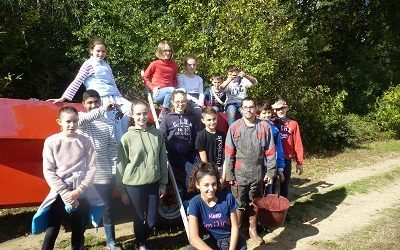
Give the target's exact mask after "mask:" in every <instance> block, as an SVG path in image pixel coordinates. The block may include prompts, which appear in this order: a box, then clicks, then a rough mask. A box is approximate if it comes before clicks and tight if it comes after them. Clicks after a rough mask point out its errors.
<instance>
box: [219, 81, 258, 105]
mask: <svg viewBox="0 0 400 250" xmlns="http://www.w3.org/2000/svg"><path fill="white" fill-rule="evenodd" d="M251 86H253V84H252V83H251V82H250V81H249V79H247V78H246V77H243V78H241V81H240V82H237V81H236V79H235V80H233V81H231V82H230V83H229V84H228V86H227V87H226V88H225V90H224V92H226V104H231V103H240V102H241V101H242V100H243V99H244V98H245V97H247V89H248V88H250V87H251Z"/></svg>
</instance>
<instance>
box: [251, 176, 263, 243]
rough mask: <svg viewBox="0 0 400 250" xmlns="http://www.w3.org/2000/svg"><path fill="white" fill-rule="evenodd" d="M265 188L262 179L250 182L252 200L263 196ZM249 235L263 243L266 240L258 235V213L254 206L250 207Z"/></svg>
mask: <svg viewBox="0 0 400 250" xmlns="http://www.w3.org/2000/svg"><path fill="white" fill-rule="evenodd" d="M263 188H264V182H263V181H262V180H261V181H257V180H255V181H253V182H251V184H250V190H249V198H250V200H253V199H255V198H258V197H261V196H262V190H263ZM249 235H250V238H251V239H252V240H253V241H255V242H257V243H258V244H263V243H264V240H263V239H262V238H261V237H260V236H258V233H257V216H256V213H255V211H254V209H253V207H251V206H250V207H249Z"/></svg>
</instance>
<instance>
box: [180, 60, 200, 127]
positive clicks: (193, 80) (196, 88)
mask: <svg viewBox="0 0 400 250" xmlns="http://www.w3.org/2000/svg"><path fill="white" fill-rule="evenodd" d="M183 65H184V67H185V73H183V74H180V75H179V76H178V88H182V89H184V90H185V91H186V93H187V98H188V100H189V103H190V108H191V109H192V110H193V112H194V113H195V115H196V117H197V118H198V119H199V120H200V116H201V109H202V108H203V106H204V93H203V79H202V78H201V77H200V76H198V75H196V74H195V73H196V67H197V59H196V57H195V56H186V57H185V59H184V60H183Z"/></svg>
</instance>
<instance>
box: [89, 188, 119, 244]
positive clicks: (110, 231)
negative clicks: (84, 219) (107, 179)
mask: <svg viewBox="0 0 400 250" xmlns="http://www.w3.org/2000/svg"><path fill="white" fill-rule="evenodd" d="M94 186H95V188H96V190H97V192H98V193H99V195H100V196H101V198H102V199H103V202H104V215H103V226H104V231H105V234H106V238H107V244H106V245H107V247H109V248H110V249H115V225H114V216H113V209H112V185H111V184H95V185H94Z"/></svg>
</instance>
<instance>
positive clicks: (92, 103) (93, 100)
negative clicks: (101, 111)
mask: <svg viewBox="0 0 400 250" xmlns="http://www.w3.org/2000/svg"><path fill="white" fill-rule="evenodd" d="M82 104H83V107H84V108H85V109H86V111H87V112H89V111H91V110H93V109H97V108H99V107H100V104H101V101H100V99H99V98H97V97H89V98H87V99H86V100H84V101H83V102H82Z"/></svg>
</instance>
